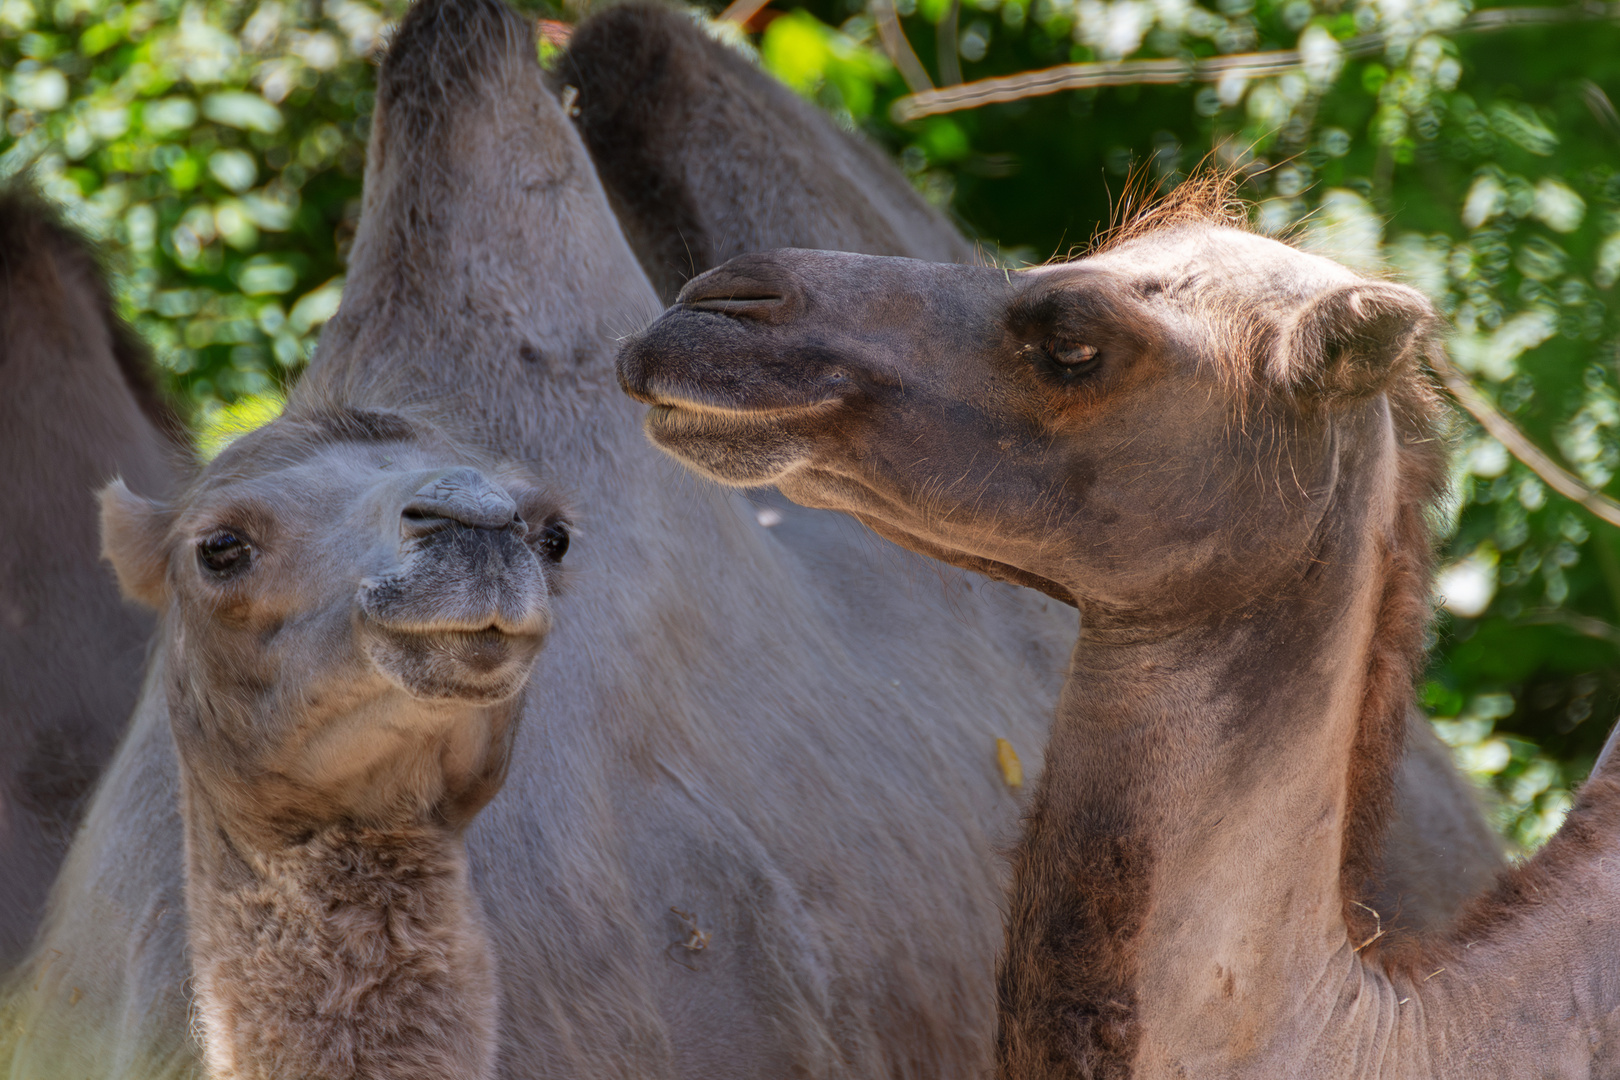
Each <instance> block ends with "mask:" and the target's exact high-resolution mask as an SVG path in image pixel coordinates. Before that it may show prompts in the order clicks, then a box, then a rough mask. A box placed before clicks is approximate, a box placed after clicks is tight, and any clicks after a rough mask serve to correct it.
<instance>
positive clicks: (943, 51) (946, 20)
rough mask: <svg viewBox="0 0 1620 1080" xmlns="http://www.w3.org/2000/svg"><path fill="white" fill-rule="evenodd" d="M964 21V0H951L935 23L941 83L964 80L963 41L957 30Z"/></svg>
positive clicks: (949, 84) (951, 83) (955, 82)
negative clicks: (961, 49)
mask: <svg viewBox="0 0 1620 1080" xmlns="http://www.w3.org/2000/svg"><path fill="white" fill-rule="evenodd" d="M961 22H962V0H951V2H950V3H948V4H946V5H945V13H944V14H942V15H941V16H940V17H939V22H938V23H936V24H935V32H934V51H935V53H936V54H937V55H938V57H939V85H941V86H955V85H956V84H958V83H960V82H961V81H962V61H961V60H960V59H959V58H958V55H957V53H958V50H959V49H960V48H961V42H960V41H958V40H957V33H956V32H957V30H958V28H959V27H960V24H961Z"/></svg>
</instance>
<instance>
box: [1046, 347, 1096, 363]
mask: <svg viewBox="0 0 1620 1080" xmlns="http://www.w3.org/2000/svg"><path fill="white" fill-rule="evenodd" d="M1046 351H1047V354H1048V355H1049V356H1051V358H1052V362H1053V363H1055V364H1057V365H1058V366H1059V367H1063V368H1078V367H1083V366H1084V365H1086V364H1089V363H1091V362H1092V361H1093V360H1095V359H1097V347H1096V346H1095V345H1066V344H1062V343H1054V344H1053V345H1051V346H1050V347H1049V348H1048V349H1047V350H1046Z"/></svg>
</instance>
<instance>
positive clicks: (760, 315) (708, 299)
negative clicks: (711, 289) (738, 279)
mask: <svg viewBox="0 0 1620 1080" xmlns="http://www.w3.org/2000/svg"><path fill="white" fill-rule="evenodd" d="M787 302H788V300H787V297H785V296H779V295H770V296H738V295H736V294H734V293H727V294H725V295H721V296H699V297H695V298H691V299H688V300H685V301H684V303H685V305H686V306H687V307H689V308H696V309H697V310H699V311H714V312H718V313H719V314H721V315H730V316H731V317H732V318H737V319H749V318H753V319H767V318H770V317H771V316H773V315H776V314H778V313H779V312H780V310H781V309H782V307H783V306H784V305H786V304H787Z"/></svg>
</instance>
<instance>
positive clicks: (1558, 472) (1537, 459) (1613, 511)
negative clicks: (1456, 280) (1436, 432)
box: [1432, 359, 1620, 525]
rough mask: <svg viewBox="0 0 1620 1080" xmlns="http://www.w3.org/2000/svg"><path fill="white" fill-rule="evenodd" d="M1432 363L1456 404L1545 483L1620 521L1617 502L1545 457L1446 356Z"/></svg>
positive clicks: (1610, 519)
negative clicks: (1465, 410)
mask: <svg viewBox="0 0 1620 1080" xmlns="http://www.w3.org/2000/svg"><path fill="white" fill-rule="evenodd" d="M1432 366H1433V368H1434V373H1435V374H1436V375H1438V376H1440V381H1441V382H1443V383H1445V384H1446V389H1447V390H1450V391H1451V394H1452V396H1453V397H1455V398H1456V399H1457V404H1459V405H1461V406H1462V407H1463V408H1464V409H1467V410H1468V412H1469V414H1470V415H1472V416H1473V418H1474V419H1475V420H1478V421H1479V426H1480V427H1482V428H1484V429H1485V430H1486V431H1487V432H1489V433H1490V435H1491V437H1492V438H1493V439H1495V440H1496V441H1497V442H1499V443H1501V444H1502V445H1503V446H1505V447H1506V448H1507V452H1508V453H1510V454H1512V455H1513V456H1514V457H1516V458H1518V459H1519V460H1520V461H1522V462H1524V464H1525V465H1526V467H1528V468H1529V469H1530V471H1531V472H1533V473H1535V474H1536V475H1537V476H1539V477H1541V479H1542V480H1543V481H1544V482H1545V483H1546V485H1547V486H1548V487H1550V488H1552V489H1553V490H1554V491H1556V492H1558V494H1560V495H1562V496H1563V497H1564V498H1566V499H1568V500H1570V501H1571V502H1577V503H1580V504H1581V505H1582V506H1584V507H1586V508H1587V509H1588V510H1590V511H1591V512H1592V513H1594V514H1596V515H1597V516H1598V517H1600V518H1602V519H1603V520H1604V521H1607V522H1608V523H1609V524H1610V525H1620V503H1617V502H1615V501H1614V500H1613V499H1611V498H1609V497H1608V496H1607V495H1604V494H1602V493H1600V492H1597V491H1594V490H1593V489H1592V488H1590V487H1588V486H1587V485H1586V484H1584V483H1582V482H1581V481H1580V480H1579V479H1578V478H1576V476H1575V475H1574V474H1573V473H1571V472H1570V471H1569V470H1567V469H1565V468H1563V467H1562V466H1561V465H1559V464H1558V463H1557V462H1556V461H1554V460H1553V459H1552V458H1550V457H1548V456H1547V454H1546V453H1545V452H1544V451H1542V449H1541V448H1540V447H1538V446H1537V445H1536V444H1535V443H1533V442H1531V441H1530V440H1529V438H1528V437H1526V435H1525V434H1524V432H1522V431H1520V430H1519V429H1518V427H1517V426H1515V425H1514V423H1513V421H1511V420H1509V419H1508V418H1507V417H1505V416H1503V415H1502V414H1501V413H1500V412H1498V411H1497V409H1496V406H1494V405H1492V404H1491V403H1490V402H1489V401H1487V400H1485V395H1484V394H1481V393H1480V392H1479V391H1478V390H1476V389H1475V388H1474V384H1473V383H1472V382H1470V381H1469V379H1468V376H1466V375H1464V374H1463V373H1462V372H1460V371H1458V370H1457V369H1456V368H1455V367H1453V366H1452V364H1451V362H1450V361H1449V360H1444V359H1436V360H1434V361H1432Z"/></svg>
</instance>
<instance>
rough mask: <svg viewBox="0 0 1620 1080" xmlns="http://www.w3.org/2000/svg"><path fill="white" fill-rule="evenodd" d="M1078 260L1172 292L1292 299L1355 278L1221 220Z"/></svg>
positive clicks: (1140, 239)
mask: <svg viewBox="0 0 1620 1080" xmlns="http://www.w3.org/2000/svg"><path fill="white" fill-rule="evenodd" d="M1071 265H1075V264H1071ZM1078 265H1080V266H1083V267H1085V268H1086V269H1088V270H1089V271H1092V272H1101V273H1104V274H1108V275H1118V276H1120V277H1122V278H1124V279H1126V280H1127V281H1129V282H1131V283H1133V284H1150V283H1151V284H1153V285H1155V286H1158V287H1160V288H1162V289H1163V290H1164V291H1165V292H1167V293H1169V294H1170V295H1172V296H1175V295H1187V294H1189V293H1190V294H1192V295H1197V294H1198V293H1200V292H1203V291H1205V290H1210V291H1215V292H1218V293H1220V294H1223V295H1227V296H1229V295H1231V294H1232V293H1233V292H1253V293H1255V294H1272V295H1274V296H1275V297H1276V299H1278V300H1282V299H1296V298H1303V297H1306V296H1310V295H1312V294H1314V293H1318V292H1321V291H1323V290H1325V289H1331V288H1336V287H1338V286H1341V285H1348V284H1351V283H1353V282H1355V281H1357V280H1360V279H1359V277H1358V275H1357V274H1355V273H1354V272H1353V271H1351V270H1349V269H1346V268H1345V267H1343V266H1340V265H1339V264H1338V263H1336V262H1333V261H1332V260H1331V259H1324V258H1322V257H1321V256H1319V255H1312V254H1310V253H1309V252H1304V251H1300V250H1299V249H1297V248H1294V247H1290V246H1289V245H1287V244H1284V243H1282V242H1280V241H1278V240H1273V239H1272V238H1271V237H1268V236H1261V235H1258V234H1256V233H1251V232H1246V231H1244V230H1242V229H1234V228H1230V227H1226V226H1220V225H1181V226H1173V227H1170V228H1166V229H1161V230H1158V231H1155V232H1151V233H1148V234H1146V235H1144V236H1140V237H1136V238H1134V239H1131V240H1128V241H1126V242H1124V243H1122V244H1120V245H1119V246H1118V247H1113V248H1109V249H1107V250H1105V251H1103V252H1102V253H1100V254H1097V255H1093V256H1089V257H1087V258H1085V259H1083V260H1081V262H1080V263H1079V264H1078ZM1047 269H1050V270H1059V269H1061V267H1051V268H1047Z"/></svg>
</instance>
